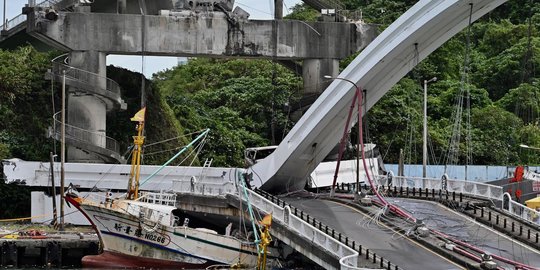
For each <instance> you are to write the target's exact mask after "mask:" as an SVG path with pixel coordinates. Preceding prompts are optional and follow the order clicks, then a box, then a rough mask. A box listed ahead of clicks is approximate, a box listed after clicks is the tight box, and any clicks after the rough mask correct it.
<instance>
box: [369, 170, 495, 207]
mask: <svg viewBox="0 0 540 270" xmlns="http://www.w3.org/2000/svg"><path fill="white" fill-rule="evenodd" d="M377 181H378V183H379V185H381V186H388V185H389V184H391V185H392V186H395V187H403V188H407V187H408V188H417V189H418V188H421V189H426V188H427V189H429V190H431V189H435V190H446V191H448V192H456V193H463V194H467V195H471V196H474V197H481V198H484V199H489V200H497V201H501V200H502V199H503V189H502V187H499V186H495V185H489V184H485V183H479V182H473V181H465V180H455V179H444V178H443V179H436V178H422V177H406V176H393V177H391V182H390V181H389V178H388V177H387V176H380V177H379V178H378V179H377Z"/></svg>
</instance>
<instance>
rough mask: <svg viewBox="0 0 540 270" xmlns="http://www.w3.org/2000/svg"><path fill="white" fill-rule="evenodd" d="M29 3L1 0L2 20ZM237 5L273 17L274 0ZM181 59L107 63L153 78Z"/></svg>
mask: <svg viewBox="0 0 540 270" xmlns="http://www.w3.org/2000/svg"><path fill="white" fill-rule="evenodd" d="M39 2H41V0H36V3H39ZM300 2H301V1H300V0H284V1H283V4H284V7H283V13H284V15H286V14H288V13H289V11H290V9H291V8H292V7H293V6H295V5H296V4H298V3H300ZM27 3H28V0H0V16H1V20H4V4H5V5H6V19H7V20H10V19H12V18H14V17H15V16H17V15H19V14H21V9H22V7H23V6H24V5H25V4H27ZM235 6H239V7H241V8H242V9H244V10H245V11H247V12H248V13H249V14H251V16H250V17H249V18H250V19H271V18H272V17H273V10H274V0H266V1H265V0H236V1H235ZM1 24H2V23H0V25H1ZM179 60H183V59H182V58H181V59H179V58H177V57H159V56H145V57H144V65H143V63H142V58H141V57H140V56H123V55H109V56H107V65H115V66H120V67H124V68H127V69H129V70H132V71H137V72H141V70H142V68H143V67H144V75H145V76H146V77H147V78H151V77H152V74H154V73H156V72H158V71H161V70H165V69H168V68H171V67H174V66H176V65H177V64H178V61H179Z"/></svg>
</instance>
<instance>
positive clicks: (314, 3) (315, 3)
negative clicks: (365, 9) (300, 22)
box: [304, 0, 344, 9]
mask: <svg viewBox="0 0 540 270" xmlns="http://www.w3.org/2000/svg"><path fill="white" fill-rule="evenodd" d="M304 2H305V3H306V4H307V5H309V6H311V7H313V8H315V9H323V8H327V9H332V8H333V9H343V8H344V6H343V3H341V1H339V0H304Z"/></svg>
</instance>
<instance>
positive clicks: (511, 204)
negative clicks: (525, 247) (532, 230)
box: [502, 192, 540, 225]
mask: <svg viewBox="0 0 540 270" xmlns="http://www.w3.org/2000/svg"><path fill="white" fill-rule="evenodd" d="M503 196H504V200H503V204H502V210H503V211H505V212H507V213H509V214H511V215H513V216H515V217H517V218H519V219H522V220H526V221H528V222H530V223H533V224H536V225H540V211H538V210H535V209H531V208H529V207H527V206H525V205H523V204H521V203H518V202H515V201H513V200H512V196H510V194H509V193H507V192H505V193H504V195H503Z"/></svg>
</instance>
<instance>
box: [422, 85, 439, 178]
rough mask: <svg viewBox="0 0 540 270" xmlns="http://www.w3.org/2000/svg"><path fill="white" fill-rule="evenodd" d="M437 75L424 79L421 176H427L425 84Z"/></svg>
mask: <svg viewBox="0 0 540 270" xmlns="http://www.w3.org/2000/svg"><path fill="white" fill-rule="evenodd" d="M436 81H437V77H433V78H431V79H429V80H424V128H423V134H422V135H423V136H422V138H423V142H422V178H424V179H425V178H426V176H427V133H428V132H427V85H428V83H430V82H436Z"/></svg>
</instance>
